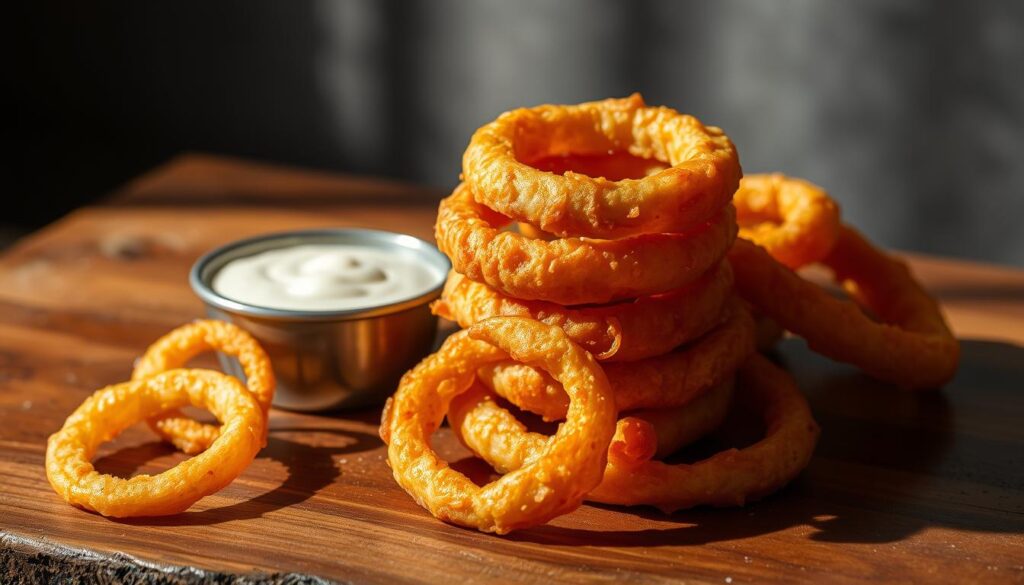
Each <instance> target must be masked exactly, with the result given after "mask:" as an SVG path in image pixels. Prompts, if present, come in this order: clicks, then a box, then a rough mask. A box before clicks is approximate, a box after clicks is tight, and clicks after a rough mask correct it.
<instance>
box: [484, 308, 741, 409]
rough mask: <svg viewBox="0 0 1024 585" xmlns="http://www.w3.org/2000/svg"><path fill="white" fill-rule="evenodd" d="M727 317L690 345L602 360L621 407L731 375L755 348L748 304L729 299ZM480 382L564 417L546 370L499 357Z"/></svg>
mask: <svg viewBox="0 0 1024 585" xmlns="http://www.w3.org/2000/svg"><path fill="white" fill-rule="evenodd" d="M727 315H728V316H727V317H726V320H725V321H724V322H723V323H722V324H721V325H720V326H718V327H717V328H715V329H713V330H711V332H710V333H708V334H707V335H705V336H704V337H702V338H701V339H699V340H697V341H695V342H694V343H693V344H691V345H686V346H682V347H680V348H678V349H677V350H676V351H673V352H671V353H668V354H664V355H660V356H656V357H653V358H647V359H644V360H639V361H635V362H611V363H605V364H604V372H605V374H606V375H607V376H608V381H609V383H610V384H611V386H612V393H613V394H614V397H615V406H616V408H617V409H618V410H619V411H629V410H635V409H643V408H668V407H674V406H681V405H684V404H686V403H688V402H690V401H691V400H693V398H694V397H695V396H698V395H700V394H702V393H704V392H706V391H707V390H708V389H709V388H711V387H713V386H715V385H717V384H720V383H722V382H724V381H725V380H728V379H730V378H731V377H732V375H733V372H734V371H735V370H736V368H737V367H739V365H740V364H742V363H743V362H744V360H746V358H747V356H748V355H750V354H751V353H752V352H753V351H754V322H753V319H752V318H751V316H750V312H749V310H748V309H747V308H746V307H745V306H743V305H742V303H739V302H737V301H736V299H735V298H733V300H732V301H731V304H730V308H729V309H728V311H727ZM478 375H479V377H480V380H481V382H482V383H483V384H484V385H485V386H486V387H488V388H490V389H491V390H493V391H495V392H496V393H497V394H498V395H499V396H502V397H503V398H505V399H507V400H508V401H509V402H512V403H513V404H515V405H516V406H518V407H520V408H522V409H524V410H528V411H530V412H533V413H535V414H538V415H540V416H542V417H543V418H544V419H545V420H560V419H562V418H563V417H565V413H566V409H567V406H568V398H567V396H566V394H565V392H563V391H562V389H561V387H560V386H559V385H558V384H557V383H556V382H555V381H554V380H552V379H551V377H550V376H547V375H546V374H544V372H541V371H539V370H537V369H536V368H532V367H530V366H529V365H527V364H517V363H509V362H497V363H493V364H487V365H485V366H483V367H481V368H480V369H479V371H478Z"/></svg>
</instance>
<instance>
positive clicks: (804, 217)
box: [733, 173, 839, 269]
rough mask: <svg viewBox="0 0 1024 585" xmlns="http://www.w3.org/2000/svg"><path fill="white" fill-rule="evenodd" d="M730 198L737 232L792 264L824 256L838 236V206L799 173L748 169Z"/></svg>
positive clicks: (795, 265)
mask: <svg viewBox="0 0 1024 585" xmlns="http://www.w3.org/2000/svg"><path fill="white" fill-rule="evenodd" d="M733 204H734V205H735V206H736V219H737V221H739V224H740V236H742V237H744V238H746V239H748V240H751V241H753V242H754V243H756V244H758V245H760V246H762V247H764V248H765V249H766V250H768V253H770V254H771V255H772V257H773V258H775V259H776V260H778V261H779V262H781V263H783V264H785V265H786V266H789V267H790V268H793V269H796V268H800V267H801V266H805V265H807V264H812V263H814V262H819V261H821V260H822V259H824V258H825V257H826V256H827V255H828V253H829V252H830V251H831V250H832V246H834V245H835V243H836V239H837V238H838V237H839V206H838V205H836V203H835V201H833V200H832V199H831V198H830V197H829V196H828V193H826V192H825V190H824V189H822V188H821V187H818V186H817V185H814V184H812V183H809V182H808V181H804V180H803V179H796V178H792V177H787V176H785V175H783V174H781V173H774V174H771V175H747V176H746V177H743V180H742V181H740V188H739V190H737V191H736V194H735V195H733Z"/></svg>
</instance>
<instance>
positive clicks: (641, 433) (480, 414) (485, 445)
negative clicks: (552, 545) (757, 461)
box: [448, 380, 733, 473]
mask: <svg viewBox="0 0 1024 585" xmlns="http://www.w3.org/2000/svg"><path fill="white" fill-rule="evenodd" d="M732 391H733V382H732V380H728V381H727V382H725V383H722V384H719V385H718V386H716V387H715V388H713V389H711V390H709V391H708V392H707V393H705V394H704V395H702V396H698V397H696V398H694V399H693V400H692V401H691V402H690V403H688V404H685V405H683V406H678V407H674V408H663V409H649V410H637V411H634V412H631V413H629V415H627V416H624V417H623V418H620V419H619V421H618V422H617V423H616V425H615V435H614V436H613V437H612V442H611V445H609V447H608V449H609V453H615V454H617V455H618V456H619V457H627V458H630V459H634V460H637V461H641V460H649V459H652V458H654V457H664V456H666V455H669V454H671V453H673V452H675V451H677V450H679V449H680V448H682V447H684V446H686V445H689V444H690V443H692V442H693V441H696V440H697V439H700V438H701V437H703V436H705V435H706V434H708V433H710V432H712V431H714V430H715V429H716V428H718V427H719V425H721V423H722V421H723V420H724V419H725V416H726V414H727V412H728V410H729V404H730V401H731V399H732ZM496 398H497V395H496V394H494V392H492V391H491V390H488V389H487V387H486V386H484V385H483V384H481V383H480V382H479V380H478V381H476V382H475V383H474V385H473V388H471V389H470V390H469V391H468V392H466V393H464V394H460V395H459V396H457V397H456V398H455V399H454V400H452V402H451V404H450V405H449V406H448V424H449V426H451V428H452V430H453V431H454V432H455V435H456V437H457V438H458V439H459V441H460V442H462V444H463V445H465V446H466V448H467V449H469V450H470V451H472V452H474V453H475V454H476V455H477V456H479V457H481V458H482V459H484V460H485V461H487V462H488V463H489V464H490V465H492V466H493V467H494V468H495V469H496V470H497V471H498V472H500V473H507V472H508V471H511V470H514V469H519V468H520V467H522V466H523V465H525V464H527V463H529V462H531V461H532V460H533V458H534V457H536V456H537V454H539V453H541V452H543V450H544V444H545V443H546V442H547V441H548V439H549V438H550V437H548V436H547V435H543V434H540V433H533V432H529V431H527V429H526V425H524V424H523V423H521V422H519V421H518V420H517V419H516V417H515V416H514V415H513V414H512V413H511V412H509V411H508V410H507V409H505V408H504V407H502V406H500V405H499V404H498V403H497V402H496V401H495V399H496Z"/></svg>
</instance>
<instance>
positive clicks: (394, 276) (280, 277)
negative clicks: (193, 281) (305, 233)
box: [211, 244, 444, 311]
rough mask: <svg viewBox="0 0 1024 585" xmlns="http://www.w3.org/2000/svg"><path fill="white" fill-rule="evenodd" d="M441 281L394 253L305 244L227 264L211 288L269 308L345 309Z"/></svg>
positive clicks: (387, 301) (380, 301) (406, 294)
mask: <svg viewBox="0 0 1024 585" xmlns="http://www.w3.org/2000/svg"><path fill="white" fill-rule="evenodd" d="M443 278H444V277H443V275H440V274H438V273H437V271H435V270H432V269H431V268H429V267H428V266H424V265H423V264H422V262H417V260H416V259H415V258H414V257H411V256H410V257H406V256H403V255H402V254H400V253H397V252H392V251H389V250H384V249H381V248H374V247H370V246H359V245H348V244H308V245H300V246H290V247H285V248H277V249H274V250H268V251H266V252H261V253H259V254H255V255H253V256H246V257H244V258H237V259H235V260H231V261H229V262H228V263H227V264H225V265H224V267H223V268H221V269H220V270H219V271H218V272H217V274H216V275H214V277H213V282H212V283H211V284H212V286H213V290H215V291H216V292H217V293H218V294H220V295H222V296H224V297H227V298H229V299H232V300H235V301H238V302H241V303H246V304H249V305H255V306H259V307H265V308H268V309H284V310H291V311H343V310H347V309H364V308H367V307H377V306H381V305H387V304H391V303H394V302H397V301H401V300H405V299H410V298H413V297H417V296H419V295H421V294H423V293H425V292H427V291H428V290H430V289H432V288H434V287H435V286H437V285H438V284H440V282H441V281H442V280H443Z"/></svg>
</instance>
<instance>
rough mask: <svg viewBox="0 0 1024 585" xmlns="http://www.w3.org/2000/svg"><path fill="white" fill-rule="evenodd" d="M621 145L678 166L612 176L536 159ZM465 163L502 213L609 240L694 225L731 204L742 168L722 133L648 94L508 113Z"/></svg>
mask: <svg viewBox="0 0 1024 585" xmlns="http://www.w3.org/2000/svg"><path fill="white" fill-rule="evenodd" d="M616 151H626V152H628V153H629V154H631V155H633V156H637V157H641V158H647V159H656V160H659V161H662V162H664V163H667V164H668V165H670V166H669V167H668V168H666V169H664V170H660V171H659V172H656V173H653V174H651V175H649V176H647V177H643V178H639V179H623V180H609V179H606V178H604V177H591V176H588V175H583V174H579V173H574V172H571V171H570V172H566V173H564V174H556V173H550V172H545V171H542V170H539V169H537V168H535V167H533V166H531V164H530V163H531V162H532V161H537V160H541V159H544V158H546V157H550V156H565V155H604V154H608V153H609V152H616ZM462 168H463V176H464V177H465V180H466V182H467V183H468V184H469V186H470V189H471V191H472V192H473V196H474V197H475V199H476V200H477V201H478V202H480V203H481V204H483V205H486V206H487V207H489V208H491V209H493V210H495V211H497V212H499V213H502V214H504V215H506V216H508V217H510V218H513V219H515V220H519V221H527V222H530V223H532V224H534V225H536V226H538V227H539V228H541V229H543V230H544V231H547V232H549V233H552V234H556V235H558V236H562V237H566V236H580V237H589V238H606V239H611V238H620V237H625V236H634V235H639V234H652V233H663V232H687V231H690V230H692V228H693V227H694V226H696V225H698V224H700V223H702V222H706V221H708V220H710V219H711V218H712V217H713V216H714V215H715V213H716V212H717V211H718V210H719V209H720V208H722V207H723V206H725V205H727V204H728V202H729V198H730V197H731V196H732V194H733V192H734V191H735V190H736V188H737V184H738V182H739V179H740V176H741V174H742V173H741V170H740V166H739V159H738V158H737V155H736V149H735V147H734V146H733V144H732V142H731V141H730V140H729V138H728V137H727V136H726V135H725V134H724V133H723V132H722V130H721V129H719V128H715V127H710V126H704V125H703V124H701V123H700V121H699V120H697V119H696V118H694V117H693V116H687V115H683V114H680V113H679V112H676V111H675V110H672V109H670V108H665V107H648V106H647V105H646V104H644V102H643V98H641V97H640V95H639V94H633V95H632V96H630V97H628V98H625V99H608V100H603V101H597V102H589V103H584V104H579V105H571V106H563V105H545V106H539V107H535V108H521V109H518V110H513V111H511V112H506V113H504V114H502V115H501V116H500V117H498V119H497V120H495V121H494V122H491V123H490V124H487V125H485V126H483V127H481V128H480V129H479V130H477V131H476V133H474V134H473V138H472V139H471V140H470V143H469V146H468V147H467V149H466V152H465V154H464V155H463V159H462Z"/></svg>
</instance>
